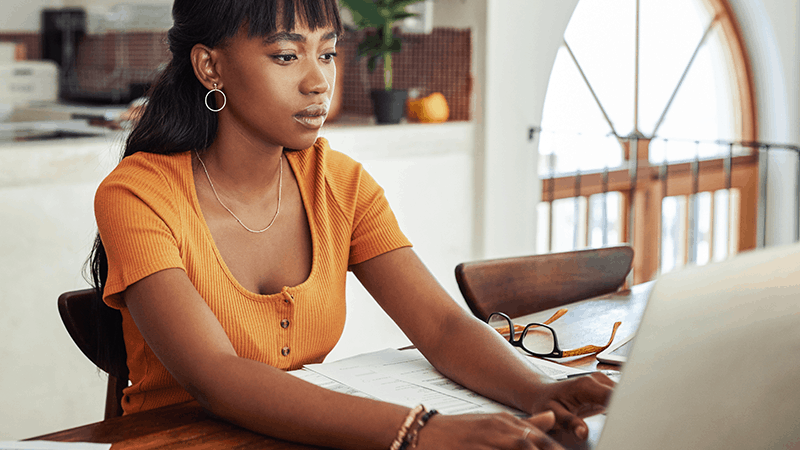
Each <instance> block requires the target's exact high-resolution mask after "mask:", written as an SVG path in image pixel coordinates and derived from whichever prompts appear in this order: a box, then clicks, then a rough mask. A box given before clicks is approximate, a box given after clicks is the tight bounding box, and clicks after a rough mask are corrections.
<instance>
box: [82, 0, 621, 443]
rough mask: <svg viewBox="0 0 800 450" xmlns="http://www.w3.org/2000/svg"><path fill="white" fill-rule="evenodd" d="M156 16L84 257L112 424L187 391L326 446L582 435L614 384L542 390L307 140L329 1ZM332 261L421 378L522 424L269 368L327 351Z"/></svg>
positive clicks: (314, 123)
mask: <svg viewBox="0 0 800 450" xmlns="http://www.w3.org/2000/svg"><path fill="white" fill-rule="evenodd" d="M173 18H174V26H173V28H172V29H171V30H170V32H169V44H170V50H171V52H172V55H173V56H172V61H171V63H170V64H169V66H168V67H167V68H166V70H165V71H164V72H163V74H162V75H161V77H160V79H159V81H158V82H157V83H156V85H155V86H154V88H153V90H152V92H151V93H150V100H149V103H148V106H147V108H146V109H145V112H144V114H143V116H142V118H141V120H140V122H139V123H138V125H137V126H136V128H135V129H134V130H133V131H132V133H131V135H130V137H129V139H128V142H127V146H126V149H125V154H124V157H123V159H122V161H121V162H120V164H119V166H118V167H117V168H116V169H115V170H114V171H113V172H112V173H111V174H110V175H109V176H108V178H107V179H106V180H105V181H104V182H103V183H102V184H101V186H100V188H99V189H98V191H97V196H96V199H95V211H96V216H97V223H98V228H99V231H100V233H99V237H98V240H97V243H96V247H95V252H94V255H93V260H92V262H93V264H92V266H93V271H94V275H95V283H96V286H97V289H98V292H99V293H100V294H101V297H100V298H102V301H103V302H105V304H107V305H108V306H110V307H111V308H113V309H114V310H119V313H117V314H118V316H119V315H121V324H122V327H121V328H122V330H123V334H124V343H125V347H126V349H127V362H128V366H129V368H130V379H131V382H132V385H131V386H130V387H128V388H127V389H126V391H125V393H126V395H125V399H124V405H123V406H124V409H125V412H126V414H127V413H132V412H136V411H141V410H146V409H150V408H156V407H159V406H163V405H168V404H172V403H177V402H183V401H188V400H192V399H195V400H197V401H198V402H199V403H200V404H201V405H202V406H203V407H205V408H206V409H208V410H209V411H210V412H212V413H213V414H215V415H217V416H219V417H222V418H224V419H226V420H229V421H231V422H234V423H236V424H239V425H241V426H244V427H246V428H249V429H251V430H255V431H257V432H260V433H264V434H267V435H270V436H275V437H278V438H282V439H287V440H295V441H302V442H305V443H310V444H315V445H323V446H331V447H339V448H364V449H371V448H375V449H386V448H390V447H392V448H395V449H396V448H410V447H413V446H414V445H416V447H417V448H420V449H450V448H452V449H484V448H486V449H488V448H492V449H506V448H508V449H512V448H557V444H555V443H554V442H553V441H552V440H551V439H550V437H548V435H547V434H546V432H547V431H548V430H550V429H552V428H560V429H562V430H563V431H565V432H567V433H572V434H574V435H575V436H577V437H578V438H580V439H585V437H586V435H587V429H586V424H585V423H584V422H583V421H582V420H581V417H583V416H585V415H589V414H592V413H596V412H598V411H599V410H601V409H602V408H603V406H604V404H605V403H606V401H607V399H608V396H609V393H610V390H611V385H612V384H613V383H612V382H611V381H610V380H608V378H606V377H604V376H602V375H593V376H590V377H580V378H576V379H572V380H569V381H565V382H560V383H546V382H544V381H543V380H541V379H540V378H539V376H538V375H537V374H536V373H535V372H534V371H532V370H531V369H530V368H529V366H528V365H527V363H526V362H525V360H524V359H523V357H522V356H520V355H519V354H518V353H517V352H516V350H514V349H513V348H512V347H511V346H510V345H508V343H507V342H506V341H504V340H503V339H502V337H501V336H500V335H499V334H498V333H496V332H495V331H493V330H492V329H491V328H489V327H488V326H487V325H486V324H484V323H482V322H480V321H479V320H477V319H475V318H474V317H473V316H471V315H470V314H469V313H468V312H466V311H465V310H464V309H462V308H461V307H459V306H458V305H457V304H456V303H455V302H454V301H453V300H452V299H451V298H450V297H449V296H448V294H447V293H446V292H445V291H444V290H443V289H442V288H441V287H440V286H439V285H438V284H437V282H436V281H435V280H434V278H433V277H432V275H431V274H430V273H429V272H428V271H427V269H426V268H425V267H424V266H423V264H422V263H421V262H420V260H419V259H418V258H417V256H416V255H415V253H414V251H413V250H412V249H411V248H410V243H409V242H408V240H407V239H406V238H405V237H404V236H403V234H402V233H401V231H400V230H399V228H398V226H397V222H396V220H395V218H394V216H393V214H392V212H391V210H390V209H389V206H388V204H387V202H386V199H385V198H384V196H383V192H382V190H381V189H380V187H379V186H378V185H377V184H376V182H375V181H374V180H373V179H372V178H371V177H370V176H369V175H368V174H367V173H366V172H365V171H364V170H363V168H362V167H361V166H360V165H359V164H357V163H356V162H354V161H353V160H351V159H350V158H348V157H347V156H344V155H342V154H340V153H337V152H334V151H333V150H331V149H329V148H328V143H327V142H326V141H325V140H324V139H319V138H318V137H317V134H318V131H319V129H320V127H321V126H322V124H323V122H324V120H325V114H326V111H327V108H328V105H329V102H330V98H331V94H332V89H333V85H334V79H335V77H336V65H335V63H334V57H335V55H336V40H337V37H338V36H340V35H341V31H342V28H341V24H340V19H339V15H338V7H337V5H336V2H335V0H176V1H175V4H174V6H173ZM348 270H352V271H353V272H354V273H355V275H356V276H357V277H358V279H359V280H360V281H361V283H363V285H364V286H365V287H366V288H367V290H368V291H369V292H370V294H371V295H372V296H373V297H374V298H375V300H376V301H377V302H378V303H379V304H380V305H381V307H383V309H384V310H385V311H386V312H387V313H388V314H389V315H390V316H391V317H392V319H393V320H394V321H395V322H396V323H397V324H398V325H399V326H400V327H401V328H402V329H403V331H404V332H405V333H406V334H407V335H408V336H409V338H410V339H411V341H412V342H413V343H414V344H415V345H416V346H417V347H418V348H419V349H420V351H421V352H422V353H423V354H424V355H425V357H426V358H427V359H428V360H429V361H430V362H431V363H432V364H433V365H434V366H435V367H436V368H437V369H438V370H440V371H441V372H442V373H444V374H445V375H447V376H448V377H450V378H452V379H453V380H455V381H457V382H458V383H460V384H462V385H464V386H466V387H468V388H470V389H472V390H474V391H476V392H479V393H481V394H483V395H485V396H488V397H491V398H493V399H496V400H498V401H500V402H503V403H505V404H507V405H511V406H514V407H516V408H518V409H520V410H522V411H526V412H528V413H530V414H531V415H532V416H531V417H530V418H529V419H519V418H516V417H513V416H510V415H505V414H496V415H461V416H458V415H432V414H431V413H428V412H426V411H425V410H424V409H420V408H416V409H413V410H411V411H409V409H408V408H405V407H402V406H398V405H394V404H389V403H384V402H379V401H375V400H368V399H364V398H358V397H353V396H348V395H343V394H339V393H335V392H331V391H328V390H325V389H323V388H320V387H317V386H313V385H310V384H308V383H306V382H304V381H301V380H299V379H297V378H295V377H293V376H291V375H288V374H286V373H285V370H289V369H296V368H299V367H301V366H302V365H304V364H307V363H313V362H321V361H322V360H323V359H324V358H325V355H326V354H327V353H328V352H329V351H330V350H331V349H332V348H333V347H334V345H335V344H336V341H337V340H338V338H339V336H340V335H341V332H342V329H343V326H344V319H345V311H344V308H345V299H344V295H345V277H346V272H347V271H348ZM109 311H111V309H109ZM114 312H115V313H116V311H114ZM118 337H119V336H118Z"/></svg>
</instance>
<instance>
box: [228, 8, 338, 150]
mask: <svg viewBox="0 0 800 450" xmlns="http://www.w3.org/2000/svg"><path fill="white" fill-rule="evenodd" d="M297 23H298V25H297V26H296V27H295V28H294V29H293V30H291V31H282V32H278V33H276V34H273V35H271V36H267V37H266V38H264V37H254V38H249V37H248V36H247V33H246V31H240V32H239V34H238V35H237V36H235V37H234V38H232V39H230V40H229V41H228V42H227V43H226V45H225V46H223V47H222V48H221V49H220V55H221V59H220V62H221V64H218V65H217V69H218V71H219V76H220V78H219V79H220V81H221V82H222V87H221V88H222V90H223V91H224V92H225V94H226V96H227V102H228V103H227V105H226V107H225V109H223V111H222V112H221V113H220V117H219V119H220V122H219V124H220V130H219V131H220V132H227V131H228V130H227V129H226V128H225V127H229V128H230V131H236V132H238V133H240V134H241V135H242V136H243V137H245V138H246V139H248V140H249V141H252V142H254V143H256V144H266V145H275V146H281V147H286V148H289V149H304V148H308V147H310V146H312V145H313V144H314V141H315V140H316V138H317V134H318V132H319V129H320V127H322V124H323V122H324V121H325V117H326V115H327V112H328V107H329V105H330V101H331V96H332V95H333V86H334V82H335V79H336V64H335V63H334V59H333V58H334V56H336V33H335V32H334V31H333V29H331V28H318V29H316V30H315V31H313V32H312V31H311V30H309V29H308V28H306V27H305V25H301V24H300V22H297ZM218 95H219V94H218ZM218 104H220V105H221V103H218Z"/></svg>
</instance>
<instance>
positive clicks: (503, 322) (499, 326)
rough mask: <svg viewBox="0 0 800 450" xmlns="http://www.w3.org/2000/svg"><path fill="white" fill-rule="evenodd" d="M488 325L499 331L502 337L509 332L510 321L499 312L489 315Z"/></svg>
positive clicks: (506, 335)
mask: <svg viewBox="0 0 800 450" xmlns="http://www.w3.org/2000/svg"><path fill="white" fill-rule="evenodd" d="M488 322H489V326H490V327H492V328H494V329H495V330H497V331H498V332H500V334H502V335H503V336H504V337H508V336H509V333H510V330H511V329H510V328H509V327H510V326H511V322H510V321H509V320H508V319H506V318H505V317H504V316H503V315H501V314H492V315H491V316H489V320H488Z"/></svg>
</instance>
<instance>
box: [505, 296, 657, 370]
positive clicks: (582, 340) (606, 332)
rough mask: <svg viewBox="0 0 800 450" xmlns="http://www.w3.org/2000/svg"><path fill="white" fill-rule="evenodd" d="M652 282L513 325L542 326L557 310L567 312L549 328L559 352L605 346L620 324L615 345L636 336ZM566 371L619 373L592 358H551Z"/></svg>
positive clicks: (587, 356) (516, 319)
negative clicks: (614, 328)
mask: <svg viewBox="0 0 800 450" xmlns="http://www.w3.org/2000/svg"><path fill="white" fill-rule="evenodd" d="M654 285H655V281H650V282H647V283H643V284H640V285H637V286H634V287H633V288H632V289H630V290H624V291H619V292H615V293H612V294H607V295H604V296H601V297H596V298H592V299H588V300H582V301H580V302H575V303H571V304H569V305H565V306H560V307H556V308H552V309H547V310H544V311H541V312H537V313H533V314H529V315H527V316H522V317H517V318H515V319H514V323H517V324H520V325H523V326H524V325H526V324H528V323H531V322H539V323H541V322H544V321H545V320H547V319H549V318H550V316H552V315H553V313H555V312H556V311H558V310H559V309H561V308H566V309H568V311H567V313H566V314H564V315H563V316H562V317H561V318H559V319H558V320H556V321H555V322H553V323H552V324H550V326H551V327H552V328H553V329H554V330H555V331H556V337H557V338H558V345H559V347H561V349H562V350H571V349H575V348H579V347H583V346H584V345H590V344H591V345H605V344H606V343H607V342H608V339H609V338H610V337H611V330H612V328H613V326H614V322H622V325H620V327H619V329H618V330H617V335H616V337H615V338H614V340H615V341H617V340H619V339H623V338H625V337H626V336H629V335H631V334H633V333H635V332H636V329H637V328H639V323H641V321H642V315H643V314H644V309H645V306H647V300H648V298H650V291H652V290H653V286H654ZM550 360H551V361H554V362H558V363H561V364H564V365H567V366H570V367H576V368H580V369H587V370H594V369H598V370H619V368H620V366H617V365H613V364H604V363H600V362H598V361H597V358H596V357H595V355H586V356H577V357H572V358H552V359H550Z"/></svg>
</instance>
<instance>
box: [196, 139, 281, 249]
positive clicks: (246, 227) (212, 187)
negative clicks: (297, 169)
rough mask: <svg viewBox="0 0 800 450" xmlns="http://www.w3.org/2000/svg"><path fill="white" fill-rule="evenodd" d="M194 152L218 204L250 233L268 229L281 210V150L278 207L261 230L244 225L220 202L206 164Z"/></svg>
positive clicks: (198, 154)
mask: <svg viewBox="0 0 800 450" xmlns="http://www.w3.org/2000/svg"><path fill="white" fill-rule="evenodd" d="M194 153H195V155H197V160H198V161H200V165H201V166H203V172H205V173H206V178H208V184H210V185H211V190H212V191H214V197H217V201H218V202H219V204H220V205H222V207H223V208H225V209H226V210H227V211H228V212H229V213H231V215H232V216H233V218H234V219H236V221H237V222H239V225H241V226H243V227H244V229H245V230H247V231H249V232H251V233H263V232H265V231H267V230H269V229H270V227H271V226H272V224H273V223H275V219H277V218H278V213H279V212H281V188H282V187H283V152H281V157H280V159H279V163H278V164H279V168H280V175H278V207H277V208H275V215H274V216H272V220H271V221H270V222H269V225H267V227H266V228H264V229H263V230H254V229H252V228H250V227H248V226H247V225H245V224H244V222H242V220H241V219H239V217H237V216H236V214H234V213H233V211H231V209H230V208H228V206H227V205H225V203H223V202H222V199H221V198H219V194H217V189H216V188H215V187H214V182H213V181H211V176H210V175H209V174H208V169H207V168H206V164H205V163H204V162H203V160H202V158H200V153H198V152H197V151H195V152H194Z"/></svg>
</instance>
